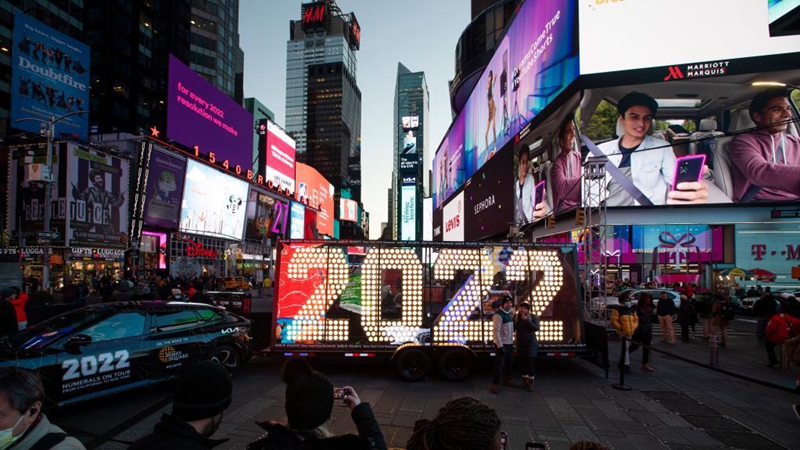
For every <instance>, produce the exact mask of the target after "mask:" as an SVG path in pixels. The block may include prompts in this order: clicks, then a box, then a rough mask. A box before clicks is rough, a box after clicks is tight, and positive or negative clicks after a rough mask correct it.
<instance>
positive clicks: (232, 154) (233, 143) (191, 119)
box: [167, 55, 254, 171]
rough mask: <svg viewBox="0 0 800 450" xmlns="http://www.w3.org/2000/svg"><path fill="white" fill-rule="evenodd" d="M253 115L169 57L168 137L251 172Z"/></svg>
mask: <svg viewBox="0 0 800 450" xmlns="http://www.w3.org/2000/svg"><path fill="white" fill-rule="evenodd" d="M253 126H254V122H253V115H252V114H250V113H249V112H248V111H247V110H246V109H244V108H242V107H241V106H240V105H238V104H237V103H236V102H234V101H233V100H231V99H230V98H229V97H228V96H227V95H225V94H224V93H222V92H220V91H219V90H217V88H215V87H214V86H212V85H211V84H209V83H208V82H207V81H206V80H205V79H204V78H203V77H201V76H200V75H198V74H196V73H195V72H194V71H193V70H192V69H190V68H188V67H186V65H184V64H183V63H182V62H180V60H178V58H176V57H174V56H172V55H170V56H169V85H168V88H167V137H168V138H169V139H172V140H174V141H177V142H180V143H181V144H183V145H185V146H187V147H194V146H195V145H197V146H199V151H200V152H201V153H214V155H215V156H216V159H217V161H225V160H227V161H228V162H229V165H230V167H236V166H240V167H241V169H242V170H245V171H246V170H249V169H252V168H253Z"/></svg>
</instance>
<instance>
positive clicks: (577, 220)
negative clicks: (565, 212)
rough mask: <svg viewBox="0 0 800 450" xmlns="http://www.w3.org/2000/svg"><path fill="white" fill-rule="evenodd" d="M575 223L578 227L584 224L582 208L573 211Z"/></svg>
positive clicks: (584, 216) (584, 217) (584, 214)
mask: <svg viewBox="0 0 800 450" xmlns="http://www.w3.org/2000/svg"><path fill="white" fill-rule="evenodd" d="M575 225H577V226H579V227H582V226H584V225H586V213H585V212H584V211H583V210H582V209H578V210H576V211H575Z"/></svg>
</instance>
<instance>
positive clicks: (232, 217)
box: [180, 159, 248, 241]
mask: <svg viewBox="0 0 800 450" xmlns="http://www.w3.org/2000/svg"><path fill="white" fill-rule="evenodd" d="M247 189H248V184H247V182H246V181H244V180H242V179H239V178H236V177H233V176H230V175H226V174H224V173H222V172H220V171H219V170H217V169H215V168H213V167H210V166H207V165H205V164H203V163H201V162H197V161H195V160H192V159H190V160H188V162H187V164H186V184H185V186H184V188H183V201H182V202H181V223H180V230H181V231H183V232H187V233H194V234H202V235H205V236H213V237H221V238H227V239H231V240H235V241H238V240H241V239H242V231H243V229H244V221H245V209H246V206H247V205H246V204H245V202H246V201H247V198H248V197H247V192H248V191H247Z"/></svg>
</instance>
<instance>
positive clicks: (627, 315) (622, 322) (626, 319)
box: [611, 292, 639, 372]
mask: <svg viewBox="0 0 800 450" xmlns="http://www.w3.org/2000/svg"><path fill="white" fill-rule="evenodd" d="M617 301H618V302H619V305H618V306H616V307H615V308H614V309H612V310H611V325H613V326H614V328H615V329H616V330H617V334H618V335H619V336H620V337H621V338H622V339H624V340H625V358H624V359H623V360H621V361H620V362H619V364H617V367H619V369H620V370H624V371H625V372H630V371H631V369H630V364H631V363H630V361H631V360H630V351H629V350H628V348H629V346H630V339H631V337H632V336H633V332H634V331H636V329H637V328H638V327H639V317H638V316H637V314H636V311H634V310H633V308H631V299H630V297H629V294H628V293H627V292H621V293H620V294H619V297H617Z"/></svg>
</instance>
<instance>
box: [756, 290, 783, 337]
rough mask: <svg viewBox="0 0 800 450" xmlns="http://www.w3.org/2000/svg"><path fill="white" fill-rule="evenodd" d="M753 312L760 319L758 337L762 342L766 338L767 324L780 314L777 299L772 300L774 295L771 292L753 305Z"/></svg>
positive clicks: (757, 327) (757, 328)
mask: <svg viewBox="0 0 800 450" xmlns="http://www.w3.org/2000/svg"><path fill="white" fill-rule="evenodd" d="M753 312H754V313H755V314H756V317H758V325H757V326H756V337H757V338H758V340H759V341H760V340H762V339H764V338H765V337H766V331H767V324H768V323H769V321H770V319H771V318H772V316H774V315H775V313H777V312H778V308H777V304H776V303H775V299H774V298H772V294H771V293H769V292H765V293H764V294H762V295H761V298H760V299H758V301H756V303H755V304H754V305H753Z"/></svg>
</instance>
